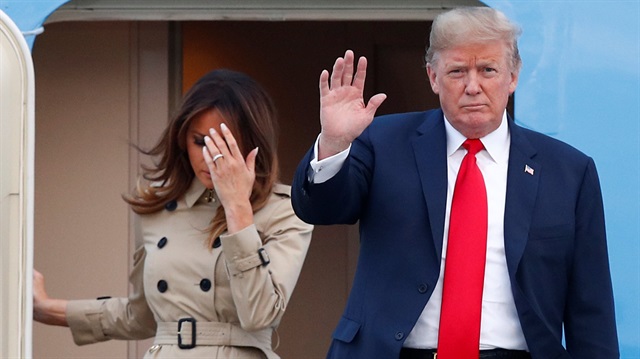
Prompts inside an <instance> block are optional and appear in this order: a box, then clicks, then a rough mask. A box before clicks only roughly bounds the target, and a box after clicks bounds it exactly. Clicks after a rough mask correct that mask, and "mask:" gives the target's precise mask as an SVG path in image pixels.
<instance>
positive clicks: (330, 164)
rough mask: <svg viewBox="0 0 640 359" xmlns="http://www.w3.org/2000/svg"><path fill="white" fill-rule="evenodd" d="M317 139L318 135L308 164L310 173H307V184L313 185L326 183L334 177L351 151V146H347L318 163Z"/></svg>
mask: <svg viewBox="0 0 640 359" xmlns="http://www.w3.org/2000/svg"><path fill="white" fill-rule="evenodd" d="M319 139H320V135H318V138H316V143H315V144H314V145H313V159H312V160H311V162H310V163H309V164H310V165H311V171H309V182H311V183H315V184H319V183H322V182H326V181H328V180H330V179H331V178H332V177H333V176H335V175H336V173H338V172H339V171H340V169H341V168H342V164H343V163H344V161H345V160H346V159H347V157H348V156H349V151H350V150H351V145H349V147H348V148H347V149H346V150H344V151H342V152H340V153H337V154H335V155H333V156H331V157H327V158H325V159H323V160H320V161H318V160H317V158H318V142H319Z"/></svg>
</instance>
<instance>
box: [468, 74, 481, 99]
mask: <svg viewBox="0 0 640 359" xmlns="http://www.w3.org/2000/svg"><path fill="white" fill-rule="evenodd" d="M480 81H481V79H480V76H478V73H477V72H476V71H469V72H468V73H467V79H466V83H465V88H464V91H465V93H466V94H467V95H477V94H479V93H481V92H482V86H481V84H480Z"/></svg>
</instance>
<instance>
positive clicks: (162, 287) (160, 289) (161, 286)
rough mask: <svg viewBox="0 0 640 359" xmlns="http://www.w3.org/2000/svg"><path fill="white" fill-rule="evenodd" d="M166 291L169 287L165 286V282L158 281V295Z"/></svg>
mask: <svg viewBox="0 0 640 359" xmlns="http://www.w3.org/2000/svg"><path fill="white" fill-rule="evenodd" d="M167 289H169V285H168V284H167V281H166V280H163V279H161V280H159V281H158V292H160V293H164V292H166V291H167Z"/></svg>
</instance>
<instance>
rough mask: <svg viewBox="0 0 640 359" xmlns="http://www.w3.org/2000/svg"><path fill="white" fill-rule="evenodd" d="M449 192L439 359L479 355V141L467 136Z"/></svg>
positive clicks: (483, 251)
mask: <svg viewBox="0 0 640 359" xmlns="http://www.w3.org/2000/svg"><path fill="white" fill-rule="evenodd" d="M462 146H464V148H466V149H467V151H468V152H467V154H466V155H465V156H464V158H463V159H462V164H461V165H460V171H459V172H458V177H457V178H456V187H455V189H454V191H453V200H452V203H451V216H450V221H449V240H448V244H447V257H446V261H445V270H444V285H443V289H442V290H443V292H442V311H441V313H440V331H439V334H438V359H478V356H479V343H480V314H481V311H482V288H483V284H484V267H485V262H486V255H487V190H486V188H485V186H484V179H483V178H482V173H481V172H480V169H479V168H478V166H477V165H476V153H478V152H479V151H481V150H482V149H483V148H484V146H483V145H482V142H480V140H478V139H475V140H466V141H465V142H464V143H463V144H462Z"/></svg>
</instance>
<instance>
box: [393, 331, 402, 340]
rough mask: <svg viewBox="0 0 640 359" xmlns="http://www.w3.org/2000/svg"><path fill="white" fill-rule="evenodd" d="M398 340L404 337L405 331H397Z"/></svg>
mask: <svg viewBox="0 0 640 359" xmlns="http://www.w3.org/2000/svg"><path fill="white" fill-rule="evenodd" d="M395 337H396V340H402V338H404V333H403V332H396V335H395Z"/></svg>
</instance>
